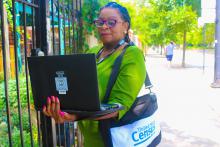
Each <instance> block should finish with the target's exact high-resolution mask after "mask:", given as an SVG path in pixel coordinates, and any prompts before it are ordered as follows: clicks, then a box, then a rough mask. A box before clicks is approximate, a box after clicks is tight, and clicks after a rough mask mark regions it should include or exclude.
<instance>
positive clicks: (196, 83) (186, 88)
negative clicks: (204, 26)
mask: <svg viewBox="0 0 220 147" xmlns="http://www.w3.org/2000/svg"><path fill="white" fill-rule="evenodd" d="M203 57H205V58H203ZM185 61H186V62H185V63H186V67H185V68H182V67H181V63H182V50H175V52H174V58H173V62H172V65H171V67H169V64H168V62H167V61H166V58H165V57H164V56H162V55H159V53H156V52H155V51H149V52H148V55H146V67H147V70H148V73H149V76H150V78H151V82H152V84H153V85H154V87H153V91H154V92H155V93H156V94H157V98H158V105H159V109H158V110H159V119H160V121H161V130H162V141H161V143H160V145H159V147H220V88H211V87H210V85H211V83H212V82H213V80H214V54H213V52H210V51H208V52H205V56H203V51H188V50H187V51H186V60H185ZM203 63H205V64H203ZM203 65H204V66H203ZM203 67H204V68H203Z"/></svg>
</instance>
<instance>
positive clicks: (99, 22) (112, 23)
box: [94, 19, 121, 28]
mask: <svg viewBox="0 0 220 147" xmlns="http://www.w3.org/2000/svg"><path fill="white" fill-rule="evenodd" d="M119 22H121V21H117V20H115V19H108V20H102V19H96V20H94V24H95V26H96V27H103V25H104V24H105V25H106V26H108V27H109V28H112V27H114V26H115V25H116V24H117V23H119Z"/></svg>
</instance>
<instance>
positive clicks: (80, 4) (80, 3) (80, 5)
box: [79, 0, 83, 51]
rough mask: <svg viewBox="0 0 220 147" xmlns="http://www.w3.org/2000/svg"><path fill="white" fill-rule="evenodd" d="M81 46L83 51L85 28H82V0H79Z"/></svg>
mask: <svg viewBox="0 0 220 147" xmlns="http://www.w3.org/2000/svg"><path fill="white" fill-rule="evenodd" d="M79 27H80V28H79V48H80V50H81V51H83V48H82V37H83V36H82V35H83V34H82V31H83V28H82V1H81V0H79Z"/></svg>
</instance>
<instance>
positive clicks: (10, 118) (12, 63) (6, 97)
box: [0, 0, 82, 146]
mask: <svg viewBox="0 0 220 147" xmlns="http://www.w3.org/2000/svg"><path fill="white" fill-rule="evenodd" d="M81 3H82V2H81V0H1V1H0V27H1V29H0V143H1V145H0V146H73V145H74V146H75V145H76V143H75V138H76V136H78V135H76V134H77V132H75V130H76V126H74V123H66V124H64V125H56V124H55V123H54V121H53V120H51V119H50V118H47V117H45V116H44V115H42V114H41V113H40V112H36V111H35V110H34V106H33V98H32V93H31V90H30V81H29V75H28V68H27V57H28V56H30V55H31V50H32V51H33V49H36V48H40V49H41V50H42V51H43V52H44V54H46V55H47V54H50V55H57V54H61V55H63V54H71V53H76V52H79V51H80V49H81V46H82V43H81V40H82V39H81V37H82V20H81ZM80 139H81V138H80V137H78V140H80ZM77 146H79V142H78V143H77Z"/></svg>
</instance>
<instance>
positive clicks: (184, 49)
mask: <svg viewBox="0 0 220 147" xmlns="http://www.w3.org/2000/svg"><path fill="white" fill-rule="evenodd" d="M185 55H186V31H185V30H184V32H183V58H182V67H185Z"/></svg>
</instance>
